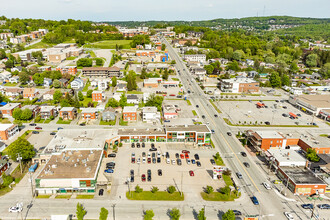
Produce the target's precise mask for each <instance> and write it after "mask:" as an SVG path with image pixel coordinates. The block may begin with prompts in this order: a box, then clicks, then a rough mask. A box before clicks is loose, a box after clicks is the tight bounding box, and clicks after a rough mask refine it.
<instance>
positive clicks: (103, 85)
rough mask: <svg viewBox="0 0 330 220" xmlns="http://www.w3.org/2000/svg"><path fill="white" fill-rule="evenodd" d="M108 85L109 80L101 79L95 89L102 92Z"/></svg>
mask: <svg viewBox="0 0 330 220" xmlns="http://www.w3.org/2000/svg"><path fill="white" fill-rule="evenodd" d="M108 85H109V80H106V79H101V80H99V81H98V82H97V89H98V90H100V91H104V90H106V89H108V87H109V86H108Z"/></svg>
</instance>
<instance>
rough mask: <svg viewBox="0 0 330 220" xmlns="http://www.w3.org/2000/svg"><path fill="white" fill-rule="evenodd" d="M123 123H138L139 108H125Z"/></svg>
mask: <svg viewBox="0 0 330 220" xmlns="http://www.w3.org/2000/svg"><path fill="white" fill-rule="evenodd" d="M123 121H137V107H136V106H125V107H124V109H123Z"/></svg>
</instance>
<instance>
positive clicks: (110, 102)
mask: <svg viewBox="0 0 330 220" xmlns="http://www.w3.org/2000/svg"><path fill="white" fill-rule="evenodd" d="M109 106H110V107H112V108H116V107H118V106H119V102H118V101H117V100H116V99H114V98H111V99H109V100H108V103H107V105H106V107H109Z"/></svg>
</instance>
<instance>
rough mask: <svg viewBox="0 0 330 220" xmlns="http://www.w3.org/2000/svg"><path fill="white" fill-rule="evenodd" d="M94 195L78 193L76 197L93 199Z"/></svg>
mask: <svg viewBox="0 0 330 220" xmlns="http://www.w3.org/2000/svg"><path fill="white" fill-rule="evenodd" d="M93 198H94V195H77V196H76V199H93Z"/></svg>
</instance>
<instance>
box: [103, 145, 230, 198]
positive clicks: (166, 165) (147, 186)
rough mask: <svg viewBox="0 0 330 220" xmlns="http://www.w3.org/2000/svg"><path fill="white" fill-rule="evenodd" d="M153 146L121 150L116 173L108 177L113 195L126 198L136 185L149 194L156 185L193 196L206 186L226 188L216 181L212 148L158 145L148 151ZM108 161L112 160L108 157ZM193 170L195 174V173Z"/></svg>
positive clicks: (128, 146) (221, 182)
mask: <svg viewBox="0 0 330 220" xmlns="http://www.w3.org/2000/svg"><path fill="white" fill-rule="evenodd" d="M150 145H151V144H150V143H146V146H145V148H142V146H141V147H140V148H137V147H136V146H135V147H134V148H132V147H131V144H124V146H123V147H122V148H120V150H119V152H118V154H117V157H116V159H115V160H114V161H115V162H116V167H115V169H114V173H112V174H105V175H106V176H108V177H111V178H112V182H113V183H112V188H111V191H112V193H111V194H112V196H117V197H118V196H125V193H126V191H128V187H130V189H131V190H134V188H135V186H136V185H139V186H140V187H142V188H143V189H144V190H146V191H148V190H151V188H152V187H153V186H156V187H158V188H159V190H161V191H164V190H166V189H167V187H169V186H170V185H173V186H175V187H176V188H177V191H181V189H182V191H183V192H184V193H187V194H190V195H191V196H199V195H200V192H202V190H203V187H205V186H206V185H211V186H213V187H214V189H218V188H220V187H223V186H225V183H224V182H223V181H222V180H214V179H213V171H212V169H213V165H212V164H211V162H210V159H211V158H212V155H213V154H215V151H214V150H213V149H211V150H210V149H198V148H192V149H189V147H185V146H184V144H178V143H176V144H170V143H156V144H155V147H156V149H157V151H149V150H150ZM183 149H187V150H188V151H190V153H188V156H189V159H190V163H189V164H188V163H187V160H186V158H185V157H186V155H185V153H182V150H183ZM143 152H144V153H145V157H143V156H142V154H143ZM166 152H168V154H169V158H168V161H169V162H168V161H167V158H166ZM132 153H133V154H134V163H132ZM149 153H150V154H149ZM153 153H154V157H155V161H154V162H153V160H152V158H153ZM176 153H178V154H179V158H181V157H184V159H181V162H182V165H178V162H177V158H176V155H175V154H176ZM148 154H149V155H150V156H148ZM157 154H158V155H157ZM181 154H182V155H181ZM195 154H198V156H199V160H198V161H199V162H200V163H201V165H200V166H197V164H192V161H191V160H192V159H195V158H194V155H195ZM148 157H149V158H150V162H148ZM158 157H159V158H160V162H157V158H158ZM143 158H145V160H143ZM108 160H112V159H109V158H108V159H107V161H108ZM143 161H145V162H143ZM173 161H174V162H173ZM102 168H103V166H102ZM131 170H133V172H134V175H133V176H134V182H133V181H132V182H131V183H130V185H126V184H125V182H126V181H127V180H128V179H131ZM148 170H150V171H151V179H149V181H148ZM158 170H161V175H159V173H158ZM190 171H193V174H191V173H190ZM100 172H104V169H101V171H100ZM143 174H144V175H145V180H142V175H143ZM114 194H116V195H114Z"/></svg>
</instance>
